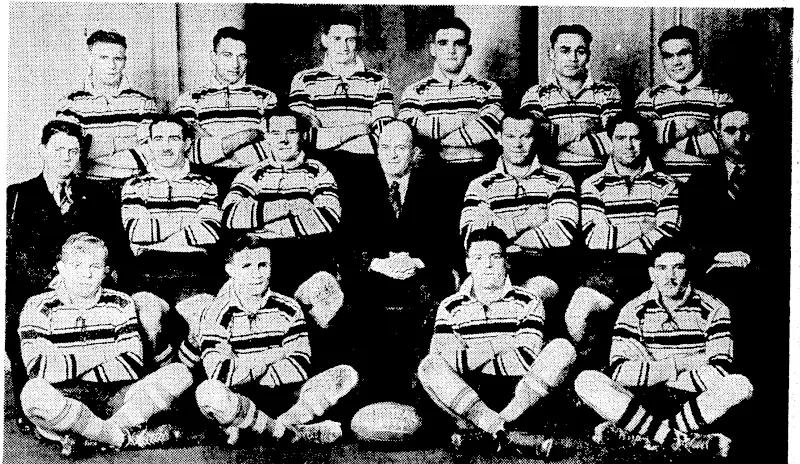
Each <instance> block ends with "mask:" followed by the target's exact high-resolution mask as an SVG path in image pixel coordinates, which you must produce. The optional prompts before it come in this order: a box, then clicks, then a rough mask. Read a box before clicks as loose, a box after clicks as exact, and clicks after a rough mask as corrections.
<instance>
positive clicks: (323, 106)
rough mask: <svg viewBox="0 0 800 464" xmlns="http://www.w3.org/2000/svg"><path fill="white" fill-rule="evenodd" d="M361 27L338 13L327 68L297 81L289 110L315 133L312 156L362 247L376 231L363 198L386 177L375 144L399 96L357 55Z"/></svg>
mask: <svg viewBox="0 0 800 464" xmlns="http://www.w3.org/2000/svg"><path fill="white" fill-rule="evenodd" d="M360 25H361V21H360V19H359V18H358V16H356V15H355V14H353V13H350V12H339V13H337V14H333V15H330V16H329V17H327V18H326V19H325V22H324V24H323V29H322V35H321V38H320V39H321V41H322V47H323V48H324V49H325V57H324V58H323V62H322V65H321V66H319V67H316V68H312V69H307V70H305V71H301V72H299V73H297V75H295V76H294V79H293V80H292V88H291V92H290V94H289V108H291V109H292V110H293V111H295V112H297V113H300V114H302V115H303V116H305V117H306V118H307V119H308V120H309V121H310V122H311V125H312V127H314V130H315V137H312V141H313V142H314V143H313V148H316V150H315V151H318V153H317V154H315V155H312V156H314V157H317V158H319V159H320V161H322V162H323V163H324V164H325V166H326V167H327V168H328V169H330V171H331V173H332V174H333V176H334V177H335V178H336V183H337V185H338V186H339V189H340V190H339V191H340V196H341V201H342V207H343V209H344V210H346V211H347V216H346V217H345V218H344V221H343V222H342V228H343V229H344V231H343V235H344V236H347V237H348V238H349V239H350V240H352V243H354V244H357V243H359V240H358V238H357V237H359V235H358V234H359V233H360V232H363V231H365V230H366V229H368V228H369V227H370V225H371V222H370V213H371V212H370V211H369V207H368V204H367V203H366V202H365V199H364V198H363V192H364V188H365V185H364V184H365V183H369V184H370V185H371V186H372V188H376V189H377V188H381V185H380V183H383V175H382V173H381V168H380V165H379V163H378V160H377V157H376V155H375V142H376V141H375V140H374V139H372V138H371V134H373V133H379V132H380V131H381V129H382V128H383V124H384V123H385V122H386V121H388V120H389V119H391V118H392V117H394V107H393V102H394V96H393V95H392V89H391V87H390V86H389V82H388V80H387V79H386V76H385V75H384V74H382V73H380V72H378V71H375V70H374V69H367V67H366V66H365V65H364V60H362V59H361V57H360V56H359V55H358V53H357V50H358V47H359V41H360V36H359V28H360Z"/></svg>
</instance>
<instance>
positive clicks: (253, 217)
mask: <svg viewBox="0 0 800 464" xmlns="http://www.w3.org/2000/svg"><path fill="white" fill-rule="evenodd" d="M279 200H285V201H286V202H288V204H289V210H288V212H287V211H285V210H282V209H281V210H279V211H278V210H276V209H275V202H276V201H279ZM222 211H223V217H222V221H223V224H224V226H225V227H227V228H229V229H233V230H240V231H247V232H250V233H252V234H254V235H257V236H260V237H261V238H288V237H299V236H305V235H315V234H323V233H329V232H331V231H332V230H333V229H334V227H335V226H336V225H337V224H339V221H340V219H341V215H342V208H341V205H340V204H339V195H338V189H337V187H336V181H335V180H334V179H333V175H332V174H331V173H330V171H328V169H327V168H326V167H325V165H323V164H322V163H320V162H319V161H317V160H313V159H309V160H306V159H304V155H303V154H301V155H300V160H299V162H298V164H296V165H295V166H294V167H278V165H277V164H276V163H274V162H273V161H271V160H269V159H268V160H266V161H263V162H261V163H259V164H256V165H253V166H250V167H247V168H245V169H244V170H242V172H240V173H239V174H238V175H237V176H236V178H235V179H234V181H233V183H232V184H231V189H230V192H228V195H227V196H226V197H225V201H224V202H223V204H222Z"/></svg>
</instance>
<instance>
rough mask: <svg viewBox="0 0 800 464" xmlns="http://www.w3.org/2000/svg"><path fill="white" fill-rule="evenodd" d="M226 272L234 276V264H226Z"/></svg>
mask: <svg viewBox="0 0 800 464" xmlns="http://www.w3.org/2000/svg"><path fill="white" fill-rule="evenodd" d="M225 273H226V274H228V277H230V278H233V264H231V263H227V264H225Z"/></svg>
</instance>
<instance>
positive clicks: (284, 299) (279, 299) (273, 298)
mask: <svg viewBox="0 0 800 464" xmlns="http://www.w3.org/2000/svg"><path fill="white" fill-rule="evenodd" d="M267 306H268V307H272V308H274V309H277V310H279V311H281V312H283V313H286V315H288V316H289V317H290V318H293V319H294V318H302V317H303V311H302V310H301V309H300V303H298V302H297V300H295V299H294V298H292V297H288V296H286V295H283V294H281V293H277V292H271V293H270V294H269V298H268V299H267Z"/></svg>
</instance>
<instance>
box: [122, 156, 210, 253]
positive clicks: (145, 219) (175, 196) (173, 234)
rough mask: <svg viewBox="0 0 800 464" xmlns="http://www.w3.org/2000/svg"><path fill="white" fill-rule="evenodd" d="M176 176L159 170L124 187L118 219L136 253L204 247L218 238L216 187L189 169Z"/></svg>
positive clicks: (130, 181) (132, 180) (180, 250)
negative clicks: (120, 218)
mask: <svg viewBox="0 0 800 464" xmlns="http://www.w3.org/2000/svg"><path fill="white" fill-rule="evenodd" d="M188 168H189V165H188V163H187V164H186V166H185V172H184V175H183V176H180V177H178V178H175V179H171V178H168V177H165V176H164V175H161V174H159V173H158V172H157V171H154V172H151V173H149V174H145V175H142V176H138V177H134V178H133V179H130V180H128V181H127V182H126V183H125V185H124V186H123V187H122V223H123V225H124V226H125V230H126V231H127V232H128V239H129V240H130V245H131V250H133V253H134V254H135V255H139V254H141V252H142V251H144V250H161V251H173V252H196V251H202V250H203V247H204V246H208V245H213V244H215V243H217V241H219V238H220V228H221V225H220V221H221V220H222V211H221V210H220V208H219V205H218V204H217V186H216V185H214V183H212V182H211V181H210V180H208V179H207V178H206V177H204V176H201V175H199V174H192V173H189V170H188Z"/></svg>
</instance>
